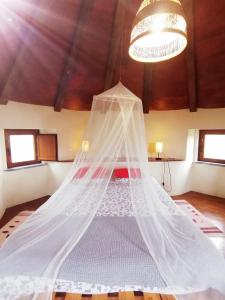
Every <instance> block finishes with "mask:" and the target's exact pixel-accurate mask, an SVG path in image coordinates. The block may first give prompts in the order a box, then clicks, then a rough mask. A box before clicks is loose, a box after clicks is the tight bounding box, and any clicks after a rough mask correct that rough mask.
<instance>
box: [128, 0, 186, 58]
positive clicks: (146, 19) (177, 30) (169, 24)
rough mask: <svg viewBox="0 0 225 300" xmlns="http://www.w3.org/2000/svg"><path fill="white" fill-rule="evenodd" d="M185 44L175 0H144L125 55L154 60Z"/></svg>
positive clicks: (178, 50)
mask: <svg viewBox="0 0 225 300" xmlns="http://www.w3.org/2000/svg"><path fill="white" fill-rule="evenodd" d="M186 45H187V24H186V21H185V18H184V13H183V9H182V6H181V3H180V1H179V0H144V1H143V2H142V4H141V6H140V8H139V10H138V12H137V14H136V17H135V19H134V23H133V26H132V31H131V39H130V47H129V55H130V56H131V57H132V58H133V59H134V60H137V61H141V62H158V61H163V60H167V59H170V58H172V57H174V56H176V55H178V54H180V53H181V52H182V51H183V50H184V48H185V47H186Z"/></svg>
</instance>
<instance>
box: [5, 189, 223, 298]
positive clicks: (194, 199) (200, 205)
mask: <svg viewBox="0 0 225 300" xmlns="http://www.w3.org/2000/svg"><path fill="white" fill-rule="evenodd" d="M173 198H174V199H185V200H187V201H188V202H189V203H190V204H192V205H193V206H194V207H196V208H197V209H198V210H199V211H200V212H202V213H203V214H204V215H205V216H207V217H208V218H209V219H210V220H211V221H212V223H214V224H215V225H216V226H218V227H219V228H220V229H221V230H223V231H225V199H223V198H218V197H214V196H209V195H205V194H200V193H196V192H188V193H186V194H183V195H179V196H175V197H173ZM47 199H48V197H44V198H41V199H38V200H35V201H31V202H28V203H24V204H21V205H17V206H14V207H12V208H9V209H7V210H6V212H5V214H4V216H3V218H2V219H1V220H0V228H1V227H2V226H4V225H5V224H6V223H7V222H8V221H9V220H10V219H12V218H13V217H15V216H16V215H17V214H18V213H19V212H21V211H24V210H35V209H37V208H38V207H39V206H40V205H41V204H43V203H44V202H45V201H46V200H47ZM210 239H211V240H212V242H213V243H214V244H215V245H216V247H217V248H218V249H219V250H220V251H221V252H223V253H224V254H225V238H223V237H210ZM52 299H55V300H106V299H108V300H174V299H175V298H174V296H170V295H159V294H148V293H142V292H125V293H111V294H105V295H77V294H68V293H54V294H53V297H52Z"/></svg>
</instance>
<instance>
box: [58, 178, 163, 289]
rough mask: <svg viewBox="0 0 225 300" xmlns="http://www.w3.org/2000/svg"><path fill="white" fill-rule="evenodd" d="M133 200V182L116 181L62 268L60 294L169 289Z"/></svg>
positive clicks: (111, 184) (112, 183) (59, 285)
mask: <svg viewBox="0 0 225 300" xmlns="http://www.w3.org/2000/svg"><path fill="white" fill-rule="evenodd" d="M130 200H131V199H130V192H129V180H128V179H120V180H112V181H111V182H110V184H109V186H108V189H107V192H106V194H105V196H104V199H103V201H102V204H101V206H100V207H99V209H98V211H97V214H96V216H95V218H94V219H93V221H92V223H91V225H90V226H89V228H88V229H87V231H86V232H85V234H84V236H83V237H82V239H81V240H80V241H79V243H78V244H77V245H76V247H75V248H74V249H73V251H72V252H71V253H70V255H69V256H68V257H67V259H66V261H65V262H64V264H63V265H62V267H61V269H60V271H59V274H58V279H57V282H56V287H55V289H56V291H63V292H71V293H92V294H93V293H108V292H117V291H129V290H132V291H133V290H135V291H137V290H142V291H156V290H157V291H164V289H166V286H165V282H164V281H163V279H162V277H161V275H160V274H159V271H158V269H157V266H156V264H155V262H154V260H153V259H152V257H151V255H150V254H149V251H148V249H147V247H146V245H145V243H144V241H143V239H142V236H141V233H140V231H139V227H138V224H137V222H136V219H135V217H134V216H133V212H132V205H131V201H130ZM60 278H63V279H64V280H61V279H60ZM121 282H122V283H123V286H121ZM156 287H157V289H156Z"/></svg>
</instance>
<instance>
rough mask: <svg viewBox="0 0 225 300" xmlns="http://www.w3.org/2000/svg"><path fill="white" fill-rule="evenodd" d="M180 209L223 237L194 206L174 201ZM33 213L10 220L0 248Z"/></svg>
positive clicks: (0, 234)
mask: <svg viewBox="0 0 225 300" xmlns="http://www.w3.org/2000/svg"><path fill="white" fill-rule="evenodd" d="M175 202H176V204H177V205H178V206H179V207H180V209H181V210H182V211H183V212H184V213H185V214H187V215H188V216H190V218H191V219H192V220H193V222H194V223H195V224H196V225H197V226H198V227H199V228H200V229H201V230H202V232H204V233H205V234H206V235H207V236H209V237H225V233H224V232H223V231H222V230H221V229H219V228H218V227H217V226H215V225H214V224H213V223H212V222H211V221H210V220H209V219H208V218H206V217H205V216H204V215H203V214H202V213H200V212H199V211H198V210H197V209H196V208H195V207H194V206H192V205H191V204H190V203H188V202H187V201H186V200H175ZM32 213H33V211H22V212H20V213H19V214H18V215H17V216H15V217H14V218H12V219H11V220H10V221H9V222H8V223H7V224H6V225H5V226H3V227H2V228H1V229H0V246H1V245H2V243H3V242H4V241H5V239H7V237H8V236H9V235H10V234H11V233H12V232H13V231H14V230H15V229H16V228H17V227H18V226H19V225H20V224H22V223H23V222H24V221H25V220H26V218H27V217H28V216H30V215H31V214H32Z"/></svg>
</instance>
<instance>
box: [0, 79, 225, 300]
mask: <svg viewBox="0 0 225 300" xmlns="http://www.w3.org/2000/svg"><path fill="white" fill-rule="evenodd" d="M84 140H85V141H88V144H89V147H88V148H89V149H86V150H85V151H82V149H81V150H80V152H79V153H78V154H77V156H76V158H75V160H74V163H73V165H72V167H71V170H70V172H69V174H68V175H67V177H66V178H65V180H64V182H63V183H62V185H61V186H60V188H59V189H58V190H57V191H56V192H55V194H53V195H52V196H51V197H50V199H49V200H48V201H47V202H46V203H45V204H44V205H42V206H41V207H40V208H39V209H38V210H37V211H35V212H34V213H33V214H32V216H30V217H29V218H28V219H27V220H26V222H25V223H23V224H22V225H21V226H20V227H19V228H18V229H17V230H16V231H15V232H14V233H13V234H12V235H11V236H10V237H9V238H8V239H7V241H6V242H5V243H4V245H3V247H2V249H1V250H0V299H4V300H6V299H41V300H42V299H51V292H52V291H53V290H55V291H64V292H80V293H84V292H88V293H106V292H110V291H125V290H143V291H148V292H160V293H166V294H169V293H171V294H175V295H176V297H177V299H185V300H187V299H188V300H189V299H194V300H196V299H204V300H205V299H224V297H225V263H224V257H223V256H222V255H221V254H220V253H219V252H218V251H217V250H216V248H215V247H214V246H213V244H212V243H211V242H210V241H209V240H208V238H207V237H205V236H204V235H203V233H202V232H201V231H200V230H199V229H198V228H197V227H196V226H195V224H193V222H192V220H191V219H189V217H188V216H186V215H184V214H183V213H182V212H181V211H180V209H179V208H178V207H177V206H176V205H175V203H174V202H173V200H172V199H171V198H170V197H169V196H168V194H167V193H166V192H165V191H164V190H163V189H162V188H161V186H160V185H159V184H158V183H157V182H156V181H155V180H154V178H152V176H151V175H150V172H149V166H148V155H147V150H146V149H147V147H146V141H145V127H144V120H143V113H142V102H141V100H140V99H139V98H137V97H136V96H135V95H134V94H132V93H131V92H130V91H129V90H128V89H126V88H125V87H124V86H123V85H122V84H121V83H119V84H118V85H116V86H115V87H114V88H112V89H110V90H108V91H106V92H104V93H103V94H100V95H98V96H95V97H94V99H93V104H92V110H91V114H90V119H89V122H88V125H87V129H86V131H85V134H84ZM87 150H88V151H87ZM121 167H123V168H126V170H127V172H128V176H127V178H122V179H115V178H114V174H115V170H116V169H118V168H121Z"/></svg>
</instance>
